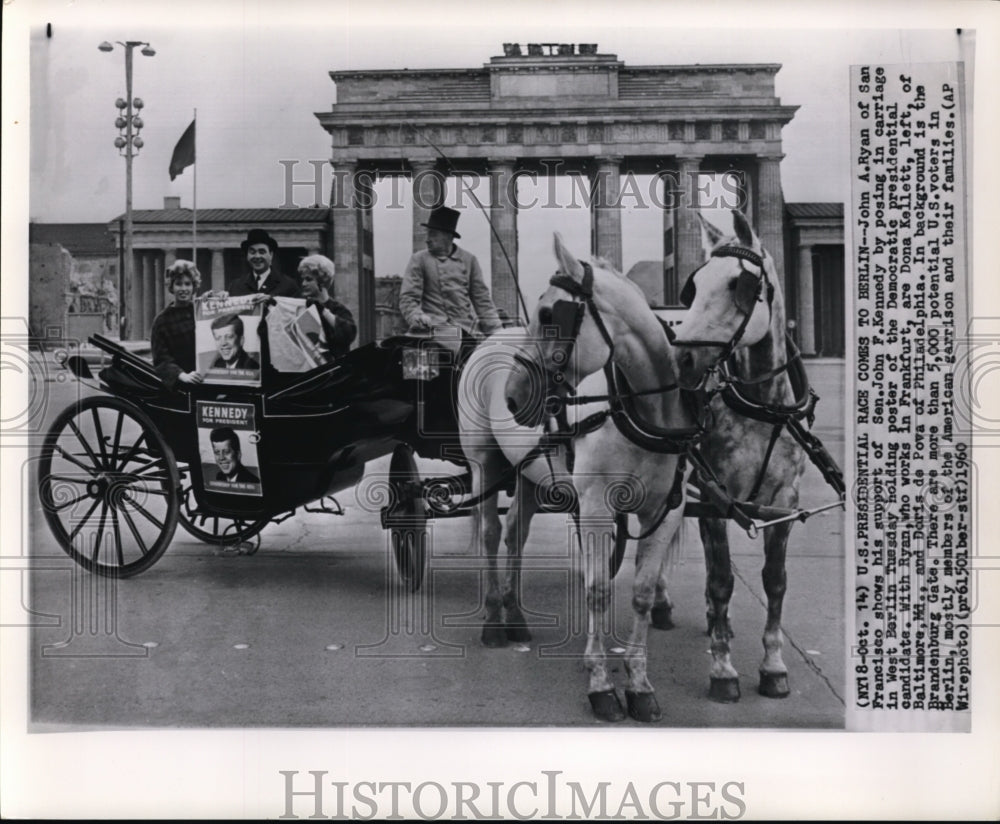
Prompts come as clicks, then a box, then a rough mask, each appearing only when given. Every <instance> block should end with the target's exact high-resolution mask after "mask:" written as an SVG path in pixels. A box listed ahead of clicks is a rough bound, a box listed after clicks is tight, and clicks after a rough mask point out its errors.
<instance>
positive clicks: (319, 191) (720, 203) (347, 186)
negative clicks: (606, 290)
mask: <svg viewBox="0 0 1000 824" xmlns="http://www.w3.org/2000/svg"><path fill="white" fill-rule="evenodd" d="M303 162H304V163H307V164H308V165H309V166H310V167H311V172H307V173H306V175H307V176H305V177H297V174H298V167H299V165H300V164H301V163H303ZM278 164H279V165H280V166H281V167H282V198H281V206H280V208H282V209H296V208H300V207H303V206H312V205H315V206H319V205H323V204H326V203H327V201H328V200H329V204H328V205H330V206H332V207H333V208H335V209H336V208H347V207H350V208H356V209H371V208H374V207H375V206H376V205H378V206H382V207H384V208H386V209H403V208H406V206H407V204H409V203H413V204H414V205H415V206H418V207H419V208H421V209H433V208H434V207H435V206H438V205H440V204H439V202H438V200H437V199H436V198H435V196H434V193H437V192H440V191H444V185H445V181H446V180H447V179H448V178H452V179H453V180H454V181H455V192H454V200H455V203H454V205H455V208H458V209H461V208H464V207H466V206H474V205H476V204H477V203H478V202H479V196H478V195H477V193H476V192H477V190H478V189H479V188H480V186H481V185H482V186H483V188H484V189H485V190H486V191H490V192H494V193H496V199H497V200H498V201H499V203H500V204H501V205H504V206H513V207H515V208H517V209H521V210H523V209H536V208H537V209H549V210H554V209H590V208H594V207H601V208H611V209H620V208H622V209H640V210H642V209H657V210H659V211H676V210H678V209H681V208H695V209H743V208H745V206H746V203H747V195H748V186H747V179H746V174H745V173H744V172H742V171H725V172H720V173H718V174H707V173H705V172H699V171H695V172H690V173H684V172H680V171H678V170H674V169H665V170H661V171H658V172H657V173H656V174H651V175H637V174H633V173H632V172H630V171H626V172H625V173H624V174H619V173H618V172H617V171H612V170H609V169H598V170H596V171H595V172H594V173H593V174H589V175H588V174H584V173H582V172H581V171H580V170H579V169H578V168H576V167H573V166H570V165H568V164H567V163H566V162H565V161H564V160H561V159H542V160H540V161H539V162H538V168H530V169H518V170H517V171H515V172H514V173H513V174H511V175H509V176H505V175H504V174H503V173H502V172H499V171H495V172H494V171H490V172H487V173H485V174H482V173H479V172H474V171H463V172H461V173H460V174H445V173H444V172H442V171H439V170H438V169H427V170H420V171H418V172H415V173H414V174H413V175H411V176H409V177H406V176H404V175H379V174H376V173H375V172H372V171H368V170H365V169H361V170H358V171H352V170H349V169H341V168H336V167H334V166H333V165H332V164H331V162H330V161H328V160H309V161H299V160H279V161H278ZM309 174H311V177H309V176H308V175H309ZM562 176H565V178H566V179H567V180H568V181H569V182H570V186H569V187H568V190H567V187H564V186H558V185H557V180H558V179H559V178H560V177H562ZM404 179H411V180H412V191H410V189H411V187H410V186H405V188H404V182H403V181H404ZM381 180H387V181H388V182H389V186H388V190H387V191H385V192H382V193H380V192H377V191H376V189H375V184H376V183H377V182H379V181H381ZM521 181H526V182H528V183H530V184H531V186H530V187H525V189H526V191H521V186H520V185H519V184H520V183H521ZM540 181H542V182H543V183H544V186H541V187H540V186H539V182H540ZM529 189H530V191H529ZM309 192H311V195H309V194H308V193H309ZM327 192H329V193H331V194H330V196H329V198H328V197H327V195H326V193H327Z"/></svg>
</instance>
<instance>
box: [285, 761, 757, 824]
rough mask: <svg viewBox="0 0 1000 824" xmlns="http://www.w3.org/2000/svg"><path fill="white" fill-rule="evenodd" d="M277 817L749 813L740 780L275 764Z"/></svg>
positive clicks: (666, 817) (663, 817)
mask: <svg viewBox="0 0 1000 824" xmlns="http://www.w3.org/2000/svg"><path fill="white" fill-rule="evenodd" d="M279 774H280V775H281V776H282V778H283V794H282V798H283V802H284V805H283V807H284V811H283V813H282V814H281V815H279V816H278V818H282V819H299V818H308V819H322V818H328V819H332V820H335V821H336V820H341V821H342V820H347V819H350V820H357V821H371V820H372V819H375V818H379V819H383V820H386V821H394V820H396V821H398V820H402V819H404V818H405V819H411V820H412V819H413V818H418V819H420V820H422V821H442V820H443V821H470V820H471V821H500V820H506V819H511V818H514V819H517V820H519V821H526V820H528V819H541V820H543V821H545V820H562V819H571V820H572V819H611V820H625V819H629V820H633V821H672V820H677V819H721V820H726V821H732V820H735V819H739V818H743V817H744V816H745V815H746V813H747V801H746V797H747V792H746V784H745V783H744V782H742V781H669V780H667V781H660V782H657V783H655V784H648V783H646V782H632V781H629V782H627V783H624V784H623V783H622V782H621V781H617V782H611V781H598V782H584V781H576V780H573V779H570V778H569V777H567V776H565V775H564V773H563V771H562V770H542V771H541V774H540V775H538V776H532V777H530V778H527V779H526V780H522V781H513V782H511V781H451V782H438V781H421V782H411V781H353V782H352V781H338V780H335V779H333V778H330V777H329V776H330V773H329V772H327V771H326V770H308V771H307V772H301V771H299V770H279Z"/></svg>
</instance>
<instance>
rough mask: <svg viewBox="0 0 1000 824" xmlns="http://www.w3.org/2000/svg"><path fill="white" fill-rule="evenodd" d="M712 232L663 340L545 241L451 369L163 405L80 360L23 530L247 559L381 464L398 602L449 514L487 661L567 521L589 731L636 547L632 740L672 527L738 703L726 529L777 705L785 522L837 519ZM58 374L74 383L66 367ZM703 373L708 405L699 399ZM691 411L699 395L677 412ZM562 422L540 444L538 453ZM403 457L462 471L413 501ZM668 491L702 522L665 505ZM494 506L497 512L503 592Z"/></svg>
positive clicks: (756, 265)
mask: <svg viewBox="0 0 1000 824" xmlns="http://www.w3.org/2000/svg"><path fill="white" fill-rule="evenodd" d="M734 226H735V232H734V234H733V235H732V236H729V237H724V236H722V234H721V233H719V232H718V231H716V232H715V233H714V235H713V234H712V233H711V232H709V233H708V236H707V237H706V255H707V262H706V264H705V267H703V269H702V270H699V271H698V272H696V273H695V274H692V275H691V278H690V280H689V282H688V285H687V286H686V288H685V290H684V293H683V294H682V298H683V299H685V300H686V302H688V303H689V304H691V308H690V310H689V313H688V316H687V318H686V320H685V322H684V324H683V325H682V327H681V328H680V330H679V332H678V333H677V334H676V335H675V334H674V333H673V332H671V331H670V330H669V329H666V328H665V327H664V326H663V325H662V324H661V323H660V322H659V320H658V319H657V318H656V317H655V315H654V314H653V312H652V311H651V310H650V309H649V307H648V305H647V304H646V302H645V299H644V298H643V296H642V295H641V293H640V292H639V290H638V289H637V288H636V287H635V286H634V284H631V283H630V282H628V281H627V280H626V279H625V278H623V277H622V276H621V274H620V273H616V272H613V271H611V270H610V269H608V268H607V267H606V266H605V265H604V264H603V262H601V261H596V260H595V261H593V262H592V264H590V263H582V262H580V261H577V260H576V259H575V258H574V257H573V256H572V255H571V254H569V252H568V250H566V248H565V247H564V245H563V244H562V242H561V239H559V238H558V236H557V239H556V257H557V259H558V261H559V272H558V273H557V275H555V276H553V278H552V280H551V282H550V287H549V289H548V290H547V291H546V293H545V294H544V295H542V297H541V298H540V299H539V302H538V304H537V305H536V308H535V310H534V313H533V315H532V318H531V322H530V326H529V327H528V329H526V330H524V329H522V330H506V332H507V333H509V334H505V333H498V334H497V335H495V336H494V338H493V339H491V342H490V343H489V344H488V345H485V346H480V347H479V348H477V349H476V350H475V351H474V352H473V353H472V355H471V356H470V357H469V358H468V359H467V360H464V364H463V367H462V369H461V370H459V369H458V368H457V366H456V363H457V361H458V357H457V354H456V352H453V351H452V350H449V349H448V348H447V347H442V346H440V345H439V344H438V343H437V342H435V341H433V340H427V339H418V338H410V337H399V338H391V339H388V340H386V341H383V342H381V343H378V344H369V345H367V346H362V347H360V348H358V349H356V350H354V351H352V352H351V353H350V354H349V355H347V356H346V357H345V358H343V359H341V360H338V361H336V362H335V363H332V364H328V365H326V366H320V367H318V368H316V369H314V370H312V371H310V372H307V373H304V374H293V375H289V374H282V373H278V372H276V371H275V370H273V368H272V369H269V368H267V367H266V366H265V368H264V369H263V370H262V376H261V385H260V387H259V388H253V389H250V388H248V387H242V386H240V387H233V386H218V385H210V384H204V385H201V386H196V387H194V388H192V389H191V390H190V391H186V392H167V391H166V390H165V388H164V386H163V385H162V383H161V382H160V380H159V378H158V376H157V375H156V373H155V371H154V370H153V369H152V367H151V365H150V364H149V363H147V362H145V361H143V360H141V359H140V358H137V357H135V356H133V355H130V354H129V353H127V352H126V351H124V350H123V349H121V348H120V347H118V346H117V345H116V344H114V343H113V342H111V341H108V340H105V339H103V338H99V337H97V338H93V339H92V341H93V343H94V344H95V345H97V346H99V347H100V348H102V349H103V350H105V351H106V352H107V353H108V354H110V355H111V365H110V366H109V367H107V368H105V369H104V370H102V372H101V373H100V378H101V386H100V387H99V388H101V389H103V390H104V391H105V392H106V393H108V394H104V395H100V396H93V397H88V398H85V399H83V400H81V401H79V402H77V403H75V404H72V405H71V406H70V407H68V408H67V409H66V410H64V411H63V412H62V413H61V414H60V415H59V416H58V417H57V419H56V421H55V423H54V424H53V426H52V428H51V430H50V431H49V433H48V435H47V437H46V439H45V442H44V445H43V448H42V458H41V464H40V469H39V484H40V492H41V501H42V505H43V509H44V513H45V517H46V519H47V521H48V523H49V525H50V527H51V529H52V531H53V533H54V534H55V536H56V538H57V540H58V542H59V543H60V545H61V546H62V547H63V549H64V550H65V551H66V552H67V553H69V554H70V555H71V556H72V557H73V559H74V560H75V561H77V562H78V563H79V564H81V565H82V566H84V567H86V568H87V569H89V570H91V571H94V572H97V573H100V574H104V575H115V576H128V575H134V574H136V573H138V572H141V571H143V570H145V569H147V568H148V567H149V566H151V565H152V564H153V563H154V562H155V561H156V560H157V559H158V558H159V557H160V556H161V555H162V554H163V552H164V551H165V549H166V548H167V546H168V545H169V543H170V541H171V538H172V536H173V533H174V530H175V528H176V526H177V524H178V522H179V523H181V524H182V526H184V528H186V529H187V530H188V531H189V532H192V534H194V535H195V536H196V537H199V538H201V539H203V540H206V541H210V542H227V541H230V540H237V541H246V540H248V539H251V538H253V537H254V536H255V535H256V534H257V533H258V532H259V531H260V530H261V529H262V528H263V527H264V526H265V525H266V524H267V523H269V522H270V521H272V520H276V519H277V520H280V519H283V518H284V517H286V516H287V514H288V513H290V512H293V511H294V510H295V509H296V508H298V507H304V506H307V505H310V504H315V503H316V502H320V504H319V508H320V509H322V510H329V507H327V506H325V505H324V503H323V502H324V499H325V498H326V496H329V495H332V494H334V493H336V492H338V491H340V490H343V489H346V488H348V487H351V486H354V485H355V484H356V483H358V481H359V480H360V479H361V478H362V476H363V475H364V472H365V466H366V464H367V463H368V461H370V460H373V459H375V458H380V457H383V456H386V455H389V454H391V455H392V458H391V461H390V465H389V471H388V475H387V478H386V481H387V489H386V505H385V506H384V507H383V508H382V523H383V526H384V527H385V528H387V529H388V530H389V531H390V534H391V537H392V540H391V546H392V550H393V555H394V558H395V562H396V566H397V568H398V571H399V575H400V577H401V579H402V580H403V581H404V582H405V583H406V585H408V586H409V587H410V588H411V589H416V588H417V587H418V586H419V585H420V583H421V581H422V578H423V575H424V568H425V564H426V554H427V553H426V541H425V534H424V530H425V522H426V519H427V517H429V516H430V517H441V516H446V515H456V514H464V513H466V512H471V513H472V515H473V518H472V526H473V544H474V545H479V547H480V549H481V551H482V554H483V556H484V557H485V559H486V565H487V573H488V574H487V590H488V591H487V597H486V618H485V622H484V626H483V634H482V639H483V642H484V644H485V645H486V646H500V645H503V644H505V643H507V641H508V640H517V641H525V640H528V639H529V638H530V632H529V627H528V625H527V623H526V621H525V617H524V612H523V611H522V609H521V606H520V598H521V590H520V565H521V560H520V559H521V552H522V549H523V546H524V543H525V540H526V538H527V529H528V524H529V523H530V520H531V517H532V516H533V514H534V513H535V512H538V511H553V510H555V511H572V512H574V514H575V515H576V516H577V526H578V540H579V543H580V546H581V549H582V550H583V554H584V569H585V575H584V578H585V585H586V587H587V604H588V611H589V612H590V617H589V620H588V627H589V629H588V642H587V651H586V652H585V654H584V659H585V661H586V663H587V667H588V669H589V670H590V685H591V686H590V699H591V703H592V706H593V708H594V712H595V714H596V715H597V716H598V717H601V718H604V719H607V720H619V719H620V718H622V717H624V711H623V710H622V708H621V706H620V703H619V701H618V699H617V697H616V694H615V689H614V686H613V684H612V683H611V679H610V675H609V672H608V669H607V667H606V665H605V654H604V649H603V642H602V639H601V636H602V632H603V629H602V628H603V627H604V626H605V625H606V621H605V620H604V615H603V614H604V611H605V610H606V609H607V605H608V602H609V597H610V584H609V582H610V579H611V578H612V577H614V574H615V572H616V571H617V568H618V566H619V565H620V563H621V560H622V555H623V550H624V546H625V543H626V541H627V540H628V539H629V538H630V536H629V535H628V530H627V527H628V519H629V517H630V515H633V516H634V517H637V518H638V521H639V525H640V534H639V535H638V536H636V538H635V539H636V540H637V541H638V547H637V550H636V564H635V572H634V580H633V598H632V605H633V609H634V612H635V616H634V623H633V629H632V633H631V634H630V636H629V640H628V644H627V647H628V651H627V653H626V657H625V663H626V670H627V671H628V675H629V689H627V690H626V697H627V701H628V712H629V714H630V715H631V716H632V717H634V718H636V719H638V720H641V721H651V720H656V719H658V718H659V717H660V710H659V707H658V706H657V703H656V699H655V696H654V694H653V688H652V685H651V684H650V683H649V681H648V679H647V678H646V632H647V629H648V627H649V626H650V625H652V626H654V627H658V628H668V627H669V626H670V625H671V624H670V608H671V602H670V599H669V595H668V592H667V587H668V581H667V568H668V564H667V563H666V562H667V561H668V559H669V557H670V555H671V554H672V553H674V552H676V551H677V547H678V545H679V541H680V540H681V538H680V533H679V532H678V529H679V526H680V524H681V522H682V520H683V518H684V516H685V515H688V516H695V517H698V518H700V519H701V528H702V539H703V543H704V544H705V548H706V565H707V584H706V603H707V609H708V616H707V617H708V624H709V634H710V635H711V636H712V658H713V662H712V672H711V689H710V694H711V695H712V697H713V698H715V699H717V700H721V701H734V700H737V699H738V698H739V682H738V677H737V673H736V671H735V669H734V668H733V666H732V664H731V661H730V652H729V645H730V639H731V637H732V631H731V628H730V621H729V616H728V603H729V598H730V597H731V594H732V589H733V573H732V569H731V564H730V559H729V548H728V543H727V540H726V534H725V529H726V520H727V519H728V520H734V521H736V522H737V523H738V524H739V525H740V526H741V527H743V528H744V529H745V530H747V531H748V532H749V533H751V534H755V533H757V532H760V531H764V530H765V529H766V531H765V532H764V545H765V546H764V551H765V559H766V560H765V567H764V576H763V577H764V587H765V591H766V593H767V597H768V623H767V626H766V628H765V633H764V639H763V640H764V647H765V657H764V660H763V662H762V664H761V668H760V686H759V690H760V691H761V692H762V693H763V694H764V695H768V696H770V697H776V698H780V697H784V696H786V695H788V694H789V688H788V683H787V669H786V667H785V665H784V662H783V661H782V658H781V648H782V638H781V626H780V621H781V605H782V601H783V597H784V592H785V572H784V559H785V544H786V541H787V537H788V531H789V529H790V528H791V526H792V524H793V523H794V522H795V521H799V520H805V519H806V518H808V517H809V516H810V515H812V514H815V513H817V512H821V511H824V510H827V509H830V508H832V507H837V506H841V505H842V504H843V497H844V487H843V479H842V477H841V475H840V471H839V469H838V468H837V466H836V464H835V463H834V462H833V461H832V459H831V458H830V456H829V455H828V454H827V452H826V451H825V449H824V448H823V446H822V444H821V443H820V442H819V441H818V440H817V439H816V438H815V436H813V435H812V434H811V433H810V432H809V422H808V419H809V417H810V415H811V411H812V405H813V404H814V403H815V400H814V399H812V396H811V392H810V391H809V390H808V385H807V384H805V383H803V379H804V372H802V371H801V362H800V361H799V358H798V355H797V353H795V352H794V350H793V349H788V348H787V345H786V333H785V321H784V308H783V298H782V295H781V292H780V289H779V288H778V277H777V274H776V272H775V270H774V266H773V261H772V260H771V259H770V257H769V256H768V255H767V253H766V251H765V250H763V249H762V247H761V246H760V243H759V240H758V239H757V238H756V236H755V235H754V234H753V232H752V230H751V229H750V227H749V224H748V223H747V222H746V219H745V218H744V217H743V216H742V215H741V214H739V213H734ZM696 276H697V281H696ZM706 333H707V334H706ZM678 336H679V337H678ZM265 350H266V347H265ZM456 351H457V350H456ZM264 354H265V355H266V351H265V352H264ZM494 355H496V356H497V357H493V356H494ZM491 358H492V360H491ZM265 363H267V361H266V358H265ZM67 365H68V367H69V368H70V369H71V370H72V371H73V372H74V374H76V375H77V376H78V377H79V378H81V379H82V380H85V381H86V380H89V379H90V377H91V376H90V374H89V369H88V368H87V366H86V364H85V363H84V362H83V360H82V359H81V358H79V357H75V358H69V359H68V360H67ZM709 374H714V375H716V378H717V380H716V381H715V384H716V385H715V388H714V389H713V390H710V391H708V392H705V391H704V388H703V387H704V380H705V377H706V375H709ZM602 375H603V378H601V376H602ZM595 376H596V378H597V379H598V380H600V379H603V381H604V383H603V384H602V385H600V386H599V387H598V389H599V391H598V392H597V393H596V394H595V393H593V392H590V391H588V388H589V387H590V386H591V384H589V383H588V381H592V380H594V379H595ZM679 384H684V385H686V386H687V387H688V393H687V394H685V393H681V392H679V391H678V390H679V388H680V386H679ZM694 389H697V391H698V392H700V393H701V394H700V398H699V400H698V401H697V403H695V404H694V405H693V406H692V404H691V402H690V401H691V394H690V393H691V391H693V390H694ZM460 401H461V402H460ZM569 410H576V412H575V413H574V414H568V415H567V414H566V413H567V412H568V411H569ZM560 417H561V418H562V424H561V425H560V430H559V431H557V432H551V431H548V429H549V426H550V422H551V421H552V420H554V419H556V418H560ZM571 418H572V419H573V420H570V419H571ZM229 419H233V420H235V421H237V422H239V421H242V422H243V424H242V425H243V431H244V433H245V437H246V442H247V443H248V444H252V445H253V447H254V449H255V451H256V457H257V462H256V464H253V467H254V468H255V469H257V470H258V471H259V477H258V476H256V475H253V473H251V475H250V476H247V477H249V478H252V480H245V481H244V482H231V481H222V480H220V478H221V477H222V476H221V471H220V470H219V469H217V468H216V467H215V466H213V465H212V463H211V454H212V453H211V450H206V443H205V442H206V438H207V435H206V430H207V429H208V427H209V425H214V424H218V423H219V422H220V421H226V420H229ZM206 421H208V422H209V423H206ZM246 421H250V423H249V424H247V423H246ZM563 424H566V425H568V428H564V427H563ZM228 428H229V429H232V427H228ZM414 453H417V454H419V455H421V456H423V457H427V458H439V459H445V460H448V461H451V462H453V463H455V464H457V465H458V466H460V467H461V468H462V469H463V470H464V472H461V473H460V474H457V475H453V476H444V477H440V478H431V479H421V478H420V477H419V476H418V473H417V469H416V464H415V461H414V457H413V456H414ZM807 458H808V459H809V460H811V462H812V463H813V464H814V465H815V466H816V467H817V468H818V469H819V471H820V472H821V473H822V475H823V477H824V478H825V479H826V480H827V481H828V482H829V483H830V485H831V486H832V487H833V489H834V491H835V492H836V494H837V500H836V501H834V502H832V503H830V504H826V505H822V506H819V507H814V508H813V509H811V510H803V509H800V508H799V506H798V484H799V479H800V477H801V475H802V472H803V470H804V467H805V463H806V459H807ZM574 462H575V464H576V467H575V469H574ZM581 467H582V469H581ZM692 468H693V470H694V472H693V474H691V473H690V470H691V469H692ZM623 474H624V475H628V476H629V478H630V480H631V481H632V482H633V486H634V487H635V488H636V490H637V494H634V495H633V494H625V495H621V494H619V493H620V492H621V490H620V489H613V488H612V487H614V485H615V482H612V483H611V484H610V485H609V483H608V481H607V479H608V478H609V477H621V476H622V475H623ZM689 475H690V478H691V480H692V481H693V482H694V483H695V484H696V485H697V487H698V489H699V491H700V500H696V501H691V500H688V501H687V503H686V504H685V497H686V496H685V488H686V487H685V484H686V480H687V479H688V477H689ZM567 479H569V482H570V486H571V491H572V494H570V495H565V494H563V495H556V496H551V495H550V496H549V499H550V500H552V501H553V502H552V503H551V504H546V503H545V501H544V500H543V499H544V497H545V496H540V495H538V494H537V493H538V492H539V491H542V490H544V488H546V487H547V488H548V491H549V492H550V493H551V490H552V489H553V488H556V487H559V486H560V485H562V487H563V488H564V489H565V481H566V480H567ZM515 483H516V487H515ZM220 484H221V486H220ZM501 489H506V490H507V491H508V492H514V493H515V494H514V497H513V498H512V503H511V508H510V514H509V516H508V519H509V524H508V533H507V536H508V537H507V546H508V559H507V561H506V563H505V565H504V568H505V570H506V575H505V576H504V577H505V578H506V580H505V582H504V583H501V581H500V577H501V575H500V571H501V567H500V565H499V564H498V545H499V543H500V523H499V518H498V509H497V500H496V499H497V493H498V492H499V491H500V490H501ZM512 525H514V526H515V527H516V528H512Z"/></svg>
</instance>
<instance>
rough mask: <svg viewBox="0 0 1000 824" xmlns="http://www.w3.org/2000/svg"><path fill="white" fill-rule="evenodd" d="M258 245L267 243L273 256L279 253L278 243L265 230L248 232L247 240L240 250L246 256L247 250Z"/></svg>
mask: <svg viewBox="0 0 1000 824" xmlns="http://www.w3.org/2000/svg"><path fill="white" fill-rule="evenodd" d="M258 243H266V244H267V246H268V248H269V249H270V250H271V254H274V253H275V252H277V251H278V242H277V241H276V240H275V239H274V238H273V237H271V236H270V235H269V234H268V233H267V232H265V231H264V230H263V229H251V230H250V231H249V232H247V239H246V240H244V241H243V242H242V243H241V244H240V249H241V250H242V251H243V254H246V251H247V249H249V248H250V247H251V246H255V245H256V244H258Z"/></svg>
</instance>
